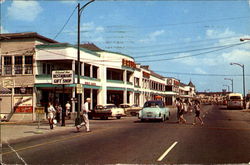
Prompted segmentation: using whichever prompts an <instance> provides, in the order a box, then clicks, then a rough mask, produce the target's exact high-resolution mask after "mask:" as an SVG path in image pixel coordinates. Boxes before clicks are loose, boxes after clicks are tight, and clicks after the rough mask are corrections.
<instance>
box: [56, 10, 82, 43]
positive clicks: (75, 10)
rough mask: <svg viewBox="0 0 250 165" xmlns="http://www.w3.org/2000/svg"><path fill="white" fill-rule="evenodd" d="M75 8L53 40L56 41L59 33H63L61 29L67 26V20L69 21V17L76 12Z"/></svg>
mask: <svg viewBox="0 0 250 165" xmlns="http://www.w3.org/2000/svg"><path fill="white" fill-rule="evenodd" d="M76 8H77V7H75V9H74V10H73V12H72V13H71V15H70V16H69V18H68V19H67V21H66V22H65V24H64V25H63V27H62V28H61V30H60V31H59V32H58V33H57V34H56V35H55V37H54V39H56V38H57V37H58V36H59V35H60V34H61V32H62V31H63V29H64V28H65V26H66V25H67V24H68V22H69V20H70V19H71V17H72V16H73V14H74V12H75V11H76Z"/></svg>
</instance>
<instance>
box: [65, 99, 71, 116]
mask: <svg viewBox="0 0 250 165" xmlns="http://www.w3.org/2000/svg"><path fill="white" fill-rule="evenodd" d="M70 107H71V105H70V103H69V101H67V103H66V105H65V108H66V116H67V117H68V119H70Z"/></svg>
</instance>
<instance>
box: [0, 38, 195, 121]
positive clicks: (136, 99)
mask: <svg viewBox="0 0 250 165" xmlns="http://www.w3.org/2000/svg"><path fill="white" fill-rule="evenodd" d="M14 36H19V38H18V37H17V38H15V37H14ZM21 36H22V37H21ZM21 45H23V46H21ZM1 47H2V49H1V78H0V82H1V84H0V86H2V87H4V88H8V89H10V91H11V92H10V93H7V94H6V93H4V94H1V95H0V97H1V98H2V101H1V102H2V104H1V113H6V114H12V115H13V114H14V115H16V114H22V115H23V114H26V116H29V117H30V119H33V120H34V119H35V116H36V115H35V108H36V107H41V106H42V107H45V110H46V106H47V104H48V102H52V103H54V104H61V105H62V106H64V105H65V104H66V102H67V101H69V102H70V103H71V105H72V110H71V111H72V113H75V112H76V111H77V109H76V107H77V102H76V95H77V93H78V92H79V91H78V88H76V87H77V82H78V78H79V80H80V88H79V89H80V90H81V91H80V92H81V93H82V97H81V101H82V102H83V101H84V100H85V99H86V98H88V97H90V98H92V99H91V100H92V101H91V105H90V107H91V109H93V108H94V107H95V106H96V105H97V104H108V103H112V104H116V105H119V104H122V103H128V104H137V105H139V106H143V104H144V102H145V101H147V100H152V99H155V98H156V97H157V99H162V100H163V101H165V102H166V103H167V105H173V104H174V101H175V99H176V97H183V98H192V97H193V96H194V95H195V87H194V85H193V84H192V83H191V84H190V83H189V84H188V85H183V84H182V83H181V82H180V81H179V80H177V79H175V78H167V77H163V76H161V75H159V74H157V73H155V72H154V71H152V70H150V68H149V66H145V65H140V64H137V63H136V61H135V60H134V58H133V57H131V56H128V55H125V54H122V53H117V52H110V51H105V50H102V49H100V48H98V47H96V46H95V45H94V44H83V45H81V48H80V66H79V67H80V73H78V63H79V62H78V58H77V47H76V46H74V45H70V44H68V43H59V42H57V41H54V40H51V39H48V38H46V37H43V36H41V35H39V34H37V33H19V34H5V35H1ZM55 71H68V72H70V73H71V76H72V77H73V78H72V82H71V83H70V84H65V85H62V84H58V83H55V80H54V79H53V76H55V74H54V73H55ZM78 76H79V77H78ZM5 103H7V104H5ZM12 115H9V116H12ZM18 118H20V115H19V117H18Z"/></svg>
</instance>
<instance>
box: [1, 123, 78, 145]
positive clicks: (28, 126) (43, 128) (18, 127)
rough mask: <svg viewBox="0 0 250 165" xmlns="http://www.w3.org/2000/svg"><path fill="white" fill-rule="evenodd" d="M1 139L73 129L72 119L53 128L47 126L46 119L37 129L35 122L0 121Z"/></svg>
mask: <svg viewBox="0 0 250 165" xmlns="http://www.w3.org/2000/svg"><path fill="white" fill-rule="evenodd" d="M0 127H1V141H2V142H5V141H10V140H16V139H19V138H24V137H30V136H39V135H41V134H50V133H56V132H60V131H65V130H75V123H74V121H73V120H66V121H65V126H61V124H58V125H57V126H56V127H55V128H54V129H53V130H51V129H50V128H49V124H48V122H47V121H43V122H41V124H40V126H39V129H38V123H37V122H32V121H30V122H1V125H0Z"/></svg>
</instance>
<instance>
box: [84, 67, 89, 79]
mask: <svg viewBox="0 0 250 165" xmlns="http://www.w3.org/2000/svg"><path fill="white" fill-rule="evenodd" d="M84 76H87V77H90V65H89V64H84Z"/></svg>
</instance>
